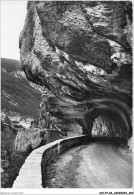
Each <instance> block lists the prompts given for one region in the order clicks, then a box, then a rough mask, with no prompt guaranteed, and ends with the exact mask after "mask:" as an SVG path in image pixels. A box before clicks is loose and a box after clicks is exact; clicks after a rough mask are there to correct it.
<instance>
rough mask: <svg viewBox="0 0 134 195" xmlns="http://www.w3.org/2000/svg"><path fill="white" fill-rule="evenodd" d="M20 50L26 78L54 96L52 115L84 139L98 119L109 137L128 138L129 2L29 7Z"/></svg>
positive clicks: (50, 107)
mask: <svg viewBox="0 0 134 195" xmlns="http://www.w3.org/2000/svg"><path fill="white" fill-rule="evenodd" d="M19 45H20V56H21V62H22V68H23V70H24V72H25V74H26V76H27V78H28V79H29V80H30V81H32V82H34V83H36V84H38V85H41V86H45V87H46V88H47V89H49V90H50V91H51V92H52V93H53V95H54V96H55V97H50V98H49V99H48V101H47V102H46V105H47V107H48V110H49V112H50V114H51V115H53V116H55V117H57V118H59V119H60V120H72V118H73V119H74V120H75V122H77V124H80V125H81V126H82V128H83V133H89V134H91V130H92V126H93V122H94V121H95V119H96V118H97V117H99V116H101V118H103V121H106V123H105V124H106V125H107V127H108V128H110V129H111V130H112V132H113V134H114V136H120V137H123V138H125V139H126V140H128V139H129V138H130V137H131V136H132V128H131V107H132V4H131V2H128V1H105V2H104V1H78V2H76V1H35V2H28V4H27V16H26V20H25V25H24V28H23V30H22V32H21V33H20V44H19Z"/></svg>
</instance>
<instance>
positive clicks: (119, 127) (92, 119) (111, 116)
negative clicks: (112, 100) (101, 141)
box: [85, 109, 132, 141]
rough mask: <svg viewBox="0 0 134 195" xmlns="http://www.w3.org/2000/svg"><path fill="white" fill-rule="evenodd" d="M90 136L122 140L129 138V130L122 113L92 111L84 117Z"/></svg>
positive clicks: (105, 110)
mask: <svg viewBox="0 0 134 195" xmlns="http://www.w3.org/2000/svg"><path fill="white" fill-rule="evenodd" d="M85 119H86V123H87V126H88V130H90V131H91V132H89V133H90V134H91V135H99V136H108V137H116V138H122V139H124V140H126V141H128V139H129V138H130V137H131V134H132V132H131V129H130V128H129V124H128V123H127V119H126V116H125V115H124V114H123V113H120V112H119V113H118V112H117V111H115V110H114V109H113V110H111V109H110V110H109V109H94V110H93V111H92V112H90V113H88V114H87V115H86V117H85Z"/></svg>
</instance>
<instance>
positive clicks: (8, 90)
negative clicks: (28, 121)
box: [1, 58, 41, 118]
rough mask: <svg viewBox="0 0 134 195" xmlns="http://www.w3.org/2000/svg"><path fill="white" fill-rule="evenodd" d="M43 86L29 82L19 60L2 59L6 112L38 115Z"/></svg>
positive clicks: (3, 108)
mask: <svg viewBox="0 0 134 195" xmlns="http://www.w3.org/2000/svg"><path fill="white" fill-rule="evenodd" d="M40 101H41V88H40V86H39V87H38V86H37V85H34V84H33V83H31V82H29V81H28V80H27V78H26V76H25V74H24V72H23V71H22V70H21V63H20V62H19V61H17V60H11V59H5V58H2V59H1V108H2V111H3V110H4V112H9V111H10V112H17V113H19V114H20V115H22V116H23V115H28V116H30V117H34V118H35V117H37V115H38V111H39V104H40Z"/></svg>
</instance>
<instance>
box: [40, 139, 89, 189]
mask: <svg viewBox="0 0 134 195" xmlns="http://www.w3.org/2000/svg"><path fill="white" fill-rule="evenodd" d="M57 141H58V143H55V142H53V145H52V146H51V147H49V148H47V149H46V150H45V151H44V153H43V156H42V162H41V172H42V186H43V187H44V188H45V187H46V186H45V181H46V179H47V178H46V169H47V166H48V165H49V164H50V163H51V161H52V160H54V159H55V157H56V156H58V155H59V154H60V153H62V152H65V151H66V150H68V149H69V148H71V147H73V146H77V145H82V144H87V143H90V142H93V139H92V138H91V136H88V135H83V136H79V137H71V138H65V139H61V140H57Z"/></svg>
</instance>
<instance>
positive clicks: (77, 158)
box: [45, 142, 132, 188]
mask: <svg viewBox="0 0 134 195" xmlns="http://www.w3.org/2000/svg"><path fill="white" fill-rule="evenodd" d="M47 177H48V180H47V182H46V184H45V185H46V187H48V188H131V186H132V155H131V154H130V153H128V152H127V151H125V150H123V149H121V148H117V147H115V146H114V145H111V144H108V143H101V142H100V143H99V142H98V143H92V144H89V145H86V146H79V147H76V148H73V149H71V150H69V151H67V152H66V153H64V154H62V155H61V156H60V157H58V159H56V160H55V162H54V163H52V165H51V166H50V167H49V169H48V172H47Z"/></svg>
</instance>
